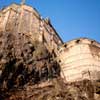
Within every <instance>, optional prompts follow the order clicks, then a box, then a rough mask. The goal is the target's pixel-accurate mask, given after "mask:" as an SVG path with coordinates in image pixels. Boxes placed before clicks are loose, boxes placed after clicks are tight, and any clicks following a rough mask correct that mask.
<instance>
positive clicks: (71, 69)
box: [57, 38, 100, 82]
mask: <svg viewBox="0 0 100 100" xmlns="http://www.w3.org/2000/svg"><path fill="white" fill-rule="evenodd" d="M57 58H58V62H59V64H60V65H61V70H62V72H61V76H62V77H63V78H64V77H65V79H66V81H70V82H73V81H81V80H83V79H89V80H98V79H99V78H100V77H99V76H100V44H99V43H97V42H96V41H94V40H90V39H87V38H80V39H75V40H72V41H70V42H67V43H65V44H64V45H62V47H61V48H60V49H59V55H58V57H57Z"/></svg>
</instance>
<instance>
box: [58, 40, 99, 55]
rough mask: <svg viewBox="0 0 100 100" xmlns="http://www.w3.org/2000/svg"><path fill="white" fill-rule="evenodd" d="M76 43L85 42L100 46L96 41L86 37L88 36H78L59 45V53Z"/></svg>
mask: <svg viewBox="0 0 100 100" xmlns="http://www.w3.org/2000/svg"><path fill="white" fill-rule="evenodd" d="M78 44H84V45H85V44H86V45H91V46H96V47H98V48H100V43H98V42H96V41H95V40H92V39H88V38H78V39H74V40H71V41H68V42H66V43H64V44H63V45H62V46H61V47H59V50H58V51H59V53H61V52H63V51H64V50H65V49H68V48H71V47H73V46H76V45H78Z"/></svg>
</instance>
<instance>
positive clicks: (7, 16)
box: [0, 4, 62, 53]
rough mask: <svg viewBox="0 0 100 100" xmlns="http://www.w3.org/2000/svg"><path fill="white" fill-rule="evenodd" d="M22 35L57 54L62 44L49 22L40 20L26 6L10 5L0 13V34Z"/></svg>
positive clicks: (37, 14)
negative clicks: (41, 43)
mask: <svg viewBox="0 0 100 100" xmlns="http://www.w3.org/2000/svg"><path fill="white" fill-rule="evenodd" d="M2 32H6V33H14V34H17V33H22V34H24V35H26V36H28V37H29V38H30V39H31V40H32V41H33V42H34V41H35V40H38V41H40V42H43V43H44V44H45V45H46V47H47V48H48V50H50V52H52V50H54V52H55V53H56V52H57V47H58V45H61V44H62V40H61V38H60V37H59V36H58V34H57V33H56V31H55V30H54V28H53V27H52V25H51V24H50V21H48V20H45V19H42V18H41V16H40V15H39V13H38V12H37V11H36V9H34V8H32V7H30V6H27V5H17V4H12V5H11V6H9V7H6V8H5V9H3V10H1V11H0V33H2Z"/></svg>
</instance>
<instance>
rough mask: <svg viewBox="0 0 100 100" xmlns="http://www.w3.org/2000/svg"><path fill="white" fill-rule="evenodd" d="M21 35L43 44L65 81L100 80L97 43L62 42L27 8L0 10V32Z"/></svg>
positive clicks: (14, 7) (92, 41) (48, 25)
mask: <svg viewBox="0 0 100 100" xmlns="http://www.w3.org/2000/svg"><path fill="white" fill-rule="evenodd" d="M2 32H6V33H13V34H19V33H22V34H24V35H25V36H26V37H28V38H29V39H30V41H31V42H34V41H36V40H37V41H39V42H41V43H43V44H44V45H45V46H46V48H47V49H48V51H49V52H50V53H51V54H53V55H54V58H55V59H56V61H57V62H58V63H59V65H60V67H61V76H62V78H64V80H65V82H74V81H81V80H83V79H89V80H98V79H99V78H100V77H99V75H100V44H99V43H97V42H96V41H94V40H91V39H87V38H79V39H75V40H72V41H70V42H66V43H63V41H62V39H61V38H60V36H59V35H58V34H57V32H56V30H55V29H54V28H53V26H52V25H51V23H50V20H49V19H43V18H41V16H40V15H39V13H38V12H37V11H36V9H35V8H32V7H30V6H27V5H17V4H12V5H10V6H8V7H6V8H4V9H2V10H1V11H0V33H2ZM0 43H1V42H0Z"/></svg>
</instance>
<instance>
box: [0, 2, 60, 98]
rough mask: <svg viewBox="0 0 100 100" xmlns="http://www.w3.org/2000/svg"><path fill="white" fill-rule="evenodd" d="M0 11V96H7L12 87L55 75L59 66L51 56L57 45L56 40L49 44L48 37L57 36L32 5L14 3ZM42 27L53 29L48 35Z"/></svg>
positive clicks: (14, 88)
mask: <svg viewBox="0 0 100 100" xmlns="http://www.w3.org/2000/svg"><path fill="white" fill-rule="evenodd" d="M0 15H1V16H0V93H1V95H0V100H1V99H4V98H8V97H6V96H7V93H8V92H9V91H11V90H17V88H23V87H24V86H25V85H27V84H29V83H32V84H38V83H41V82H45V81H47V80H50V79H52V78H56V77H57V76H59V75H60V67H59V65H58V64H57V62H56V60H54V56H55V55H56V54H55V52H54V47H56V48H57V43H58V42H54V43H53V41H52V45H54V47H53V48H50V45H51V44H50V43H51V42H49V40H48V39H47V38H50V37H51V35H52V39H53V38H55V41H57V39H58V38H59V37H58V36H57V35H56V34H54V32H55V31H54V30H53V29H52V27H50V26H49V24H47V22H45V21H43V20H42V19H40V16H39V15H38V13H37V12H36V11H35V10H34V9H32V8H31V7H28V6H25V5H20V6H19V5H15V4H13V5H11V6H10V7H8V8H6V9H4V10H2V11H1V12H0ZM43 23H44V24H43ZM41 24H42V26H41ZM45 27H49V28H51V31H52V32H53V33H52V34H51V35H50V32H49V30H50V29H49V28H48V30H46V28H45ZM42 29H43V30H42ZM50 41H51V40H50ZM59 43H61V41H59ZM52 45H51V47H52ZM51 52H52V53H51Z"/></svg>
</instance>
